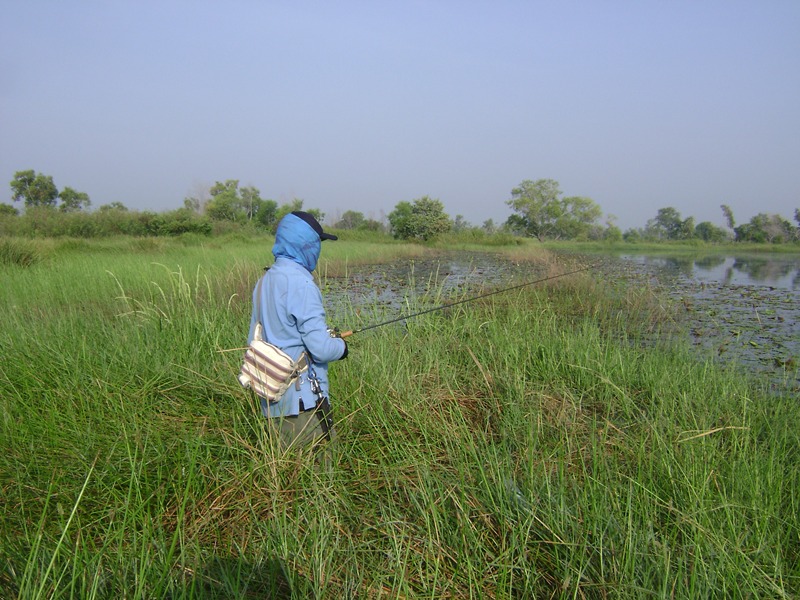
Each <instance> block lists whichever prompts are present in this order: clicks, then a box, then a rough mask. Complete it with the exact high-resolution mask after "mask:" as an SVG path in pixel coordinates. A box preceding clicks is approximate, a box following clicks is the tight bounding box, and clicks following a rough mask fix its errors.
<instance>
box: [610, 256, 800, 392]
mask: <svg viewBox="0 0 800 600" xmlns="http://www.w3.org/2000/svg"><path fill="white" fill-rule="evenodd" d="M615 260H618V261H620V264H621V265H625V266H628V267H632V268H633V270H634V271H638V272H641V273H643V274H646V275H647V276H648V277H650V278H651V281H652V282H653V283H654V285H656V286H657V287H659V288H660V289H661V290H662V291H663V292H664V293H666V294H667V295H668V296H669V297H670V298H672V299H673V300H674V301H675V302H676V305H677V307H678V310H679V311H681V312H682V313H683V316H684V318H685V320H686V321H687V322H688V335H689V336H690V339H691V341H692V343H693V344H694V345H696V346H698V347H699V348H700V349H702V350H704V351H705V352H706V353H708V354H711V355H712V356H715V357H716V358H717V359H718V360H720V361H723V362H727V363H731V364H735V365H738V366H740V367H741V368H742V369H747V370H748V371H750V372H753V373H757V374H759V375H763V376H764V377H765V378H766V380H767V381H769V382H770V384H771V385H772V386H773V387H775V388H776V389H779V390H789V391H794V392H798V391H800V256H798V255H797V254H769V255H765V254H756V255H752V254H741V255H706V256H674V255H673V256H668V255H661V256H658V255H645V254H622V255H618V256H616V257H615Z"/></svg>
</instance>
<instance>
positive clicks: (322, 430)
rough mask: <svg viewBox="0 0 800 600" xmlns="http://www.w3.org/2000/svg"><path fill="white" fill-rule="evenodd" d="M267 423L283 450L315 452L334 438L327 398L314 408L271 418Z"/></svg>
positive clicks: (331, 416)
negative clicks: (290, 415) (306, 449)
mask: <svg viewBox="0 0 800 600" xmlns="http://www.w3.org/2000/svg"><path fill="white" fill-rule="evenodd" d="M267 421H268V423H269V427H270V431H271V433H272V434H273V435H278V437H279V439H280V442H281V448H283V449H284V450H288V449H290V448H291V449H298V450H299V449H301V448H312V449H314V450H315V451H317V450H321V449H322V448H323V446H325V445H326V444H327V443H329V442H332V441H333V440H334V439H335V438H336V434H335V432H334V429H333V415H332V412H331V405H330V402H328V399H327V398H325V399H324V400H323V401H322V402H320V403H319V404H318V405H317V406H316V408H312V409H311V410H306V411H303V412H301V413H300V414H298V415H295V416H292V417H281V418H271V419H267Z"/></svg>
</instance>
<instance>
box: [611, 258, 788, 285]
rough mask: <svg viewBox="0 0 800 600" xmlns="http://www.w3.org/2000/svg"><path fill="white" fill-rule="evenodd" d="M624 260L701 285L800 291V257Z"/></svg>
mask: <svg viewBox="0 0 800 600" xmlns="http://www.w3.org/2000/svg"><path fill="white" fill-rule="evenodd" d="M621 258H624V259H625V260H629V261H632V262H635V263H639V264H646V265H650V266H656V267H660V268H663V269H665V270H667V271H669V272H671V273H672V274H673V275H682V276H683V277H686V278H690V279H694V280H697V281H700V282H706V283H722V284H724V285H768V286H771V287H775V288H781V289H788V290H797V289H800V258H798V257H797V256H775V255H770V256H764V255H736V256H722V255H707V256H644V255H623V256H621Z"/></svg>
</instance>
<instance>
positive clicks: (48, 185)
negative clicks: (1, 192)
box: [11, 169, 58, 207]
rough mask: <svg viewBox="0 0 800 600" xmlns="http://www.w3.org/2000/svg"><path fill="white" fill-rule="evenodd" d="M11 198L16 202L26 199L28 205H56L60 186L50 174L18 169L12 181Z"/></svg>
mask: <svg viewBox="0 0 800 600" xmlns="http://www.w3.org/2000/svg"><path fill="white" fill-rule="evenodd" d="M11 191H12V192H13V194H12V196H11V199H12V200H13V201H14V202H19V201H20V200H24V202H25V206H26V207H35V206H50V207H52V206H55V205H56V200H57V199H58V188H57V187H56V184H55V183H53V178H52V177H50V176H49V175H42V174H41V173H35V172H34V171H33V170H32V169H31V170H28V171H17V172H16V173H14V179H13V180H12V181H11Z"/></svg>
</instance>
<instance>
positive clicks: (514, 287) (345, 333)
mask: <svg viewBox="0 0 800 600" xmlns="http://www.w3.org/2000/svg"><path fill="white" fill-rule="evenodd" d="M597 264H600V263H597ZM595 266H596V265H589V266H587V267H581V268H580V269H575V270H574V271H569V272H567V273H560V274H558V275H550V276H549V277H543V278H541V279H536V280H534V281H526V282H525V283H520V284H518V285H512V286H511V287H507V288H503V289H500V290H492V291H491V292H486V293H485V294H479V295H477V296H472V297H471V298H464V299H462V300H456V301H455V302H448V303H447V304H442V305H441V306H434V307H433V308H427V309H425V310H421V311H419V312H415V313H411V314H408V315H400V316H399V317H397V318H395V319H390V320H388V321H384V322H383V323H376V324H374V325H368V326H366V327H362V328H360V329H353V330H351V331H343V332H341V333H340V334H339V337H343V338H344V337H348V336H351V335H353V334H354V333H361V332H363V331H369V330H370V329H377V328H378V327H384V326H386V325H391V324H392V323H398V322H400V321H405V320H407V319H412V318H414V317H419V316H420V315H426V314H428V313H432V312H435V311H437V310H443V309H445V308H450V307H452V306H458V305H459V304H466V303H467V302H473V301H475V300H480V299H481V298H488V297H489V296H494V295H496V294H502V293H504V292H510V291H512V290H518V289H520V288H524V287H526V286H529V285H535V284H537V283H542V282H544V281H550V280H551V279H558V278H559V277H566V276H567V275H574V274H575V273H582V272H583V271H588V270H589V269H591V268H593V267H595Z"/></svg>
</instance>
